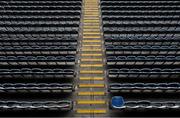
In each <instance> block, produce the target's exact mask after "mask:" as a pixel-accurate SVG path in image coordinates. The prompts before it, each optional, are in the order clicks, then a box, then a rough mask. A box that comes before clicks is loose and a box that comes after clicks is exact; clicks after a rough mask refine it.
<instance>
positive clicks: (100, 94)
mask: <svg viewBox="0 0 180 118" xmlns="http://www.w3.org/2000/svg"><path fill="white" fill-rule="evenodd" d="M78 95H79V96H104V95H105V92H104V91H96V92H94V91H93V92H91V91H90V92H78Z"/></svg>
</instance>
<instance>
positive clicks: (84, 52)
mask: <svg viewBox="0 0 180 118" xmlns="http://www.w3.org/2000/svg"><path fill="white" fill-rule="evenodd" d="M81 23H82V27H81V29H82V32H81V34H80V35H81V36H82V40H81V46H80V63H79V69H80V70H79V80H78V82H77V89H76V92H77V97H76V108H75V110H76V114H80V115H79V116H82V114H85V115H89V116H93V115H94V114H96V115H97V114H100V115H103V114H106V112H107V101H106V85H105V77H104V75H105V74H104V73H105V72H104V45H103V43H104V42H103V38H102V35H103V34H102V31H101V29H102V28H101V14H100V8H99V0H84V1H83V15H82V22H81ZM77 116H78V115H77Z"/></svg>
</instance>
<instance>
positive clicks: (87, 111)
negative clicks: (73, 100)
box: [77, 109, 107, 114]
mask: <svg viewBox="0 0 180 118" xmlns="http://www.w3.org/2000/svg"><path fill="white" fill-rule="evenodd" d="M106 112H107V111H106V109H77V113H79V114H105V113H106Z"/></svg>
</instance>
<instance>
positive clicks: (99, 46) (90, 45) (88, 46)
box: [82, 44, 101, 47]
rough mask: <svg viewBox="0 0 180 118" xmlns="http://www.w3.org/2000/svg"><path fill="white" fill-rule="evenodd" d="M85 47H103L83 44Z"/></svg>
mask: <svg viewBox="0 0 180 118" xmlns="http://www.w3.org/2000/svg"><path fill="white" fill-rule="evenodd" d="M82 46H83V47H100V46H101V44H99V45H98V44H83V45H82Z"/></svg>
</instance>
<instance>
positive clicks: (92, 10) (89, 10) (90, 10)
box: [84, 9, 99, 12]
mask: <svg viewBox="0 0 180 118" xmlns="http://www.w3.org/2000/svg"><path fill="white" fill-rule="evenodd" d="M84 12H99V10H98V9H85V10H84Z"/></svg>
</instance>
